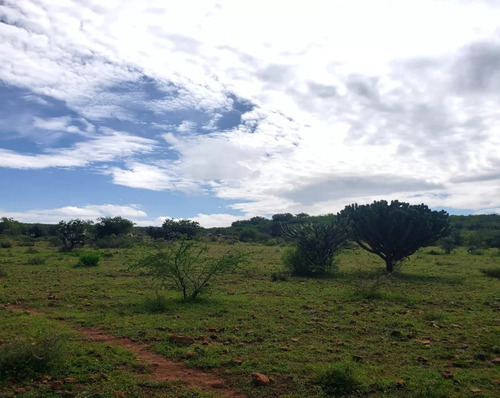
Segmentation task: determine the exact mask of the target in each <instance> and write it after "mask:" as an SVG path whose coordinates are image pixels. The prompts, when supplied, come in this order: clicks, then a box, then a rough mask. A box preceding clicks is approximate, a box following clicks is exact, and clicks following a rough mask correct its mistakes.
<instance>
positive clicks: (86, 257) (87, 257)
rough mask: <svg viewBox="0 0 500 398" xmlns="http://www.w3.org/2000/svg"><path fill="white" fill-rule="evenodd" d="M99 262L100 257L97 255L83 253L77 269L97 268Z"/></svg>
mask: <svg viewBox="0 0 500 398" xmlns="http://www.w3.org/2000/svg"><path fill="white" fill-rule="evenodd" d="M100 261H101V255H100V254H99V253H95V252H92V253H83V254H80V257H79V261H78V264H77V265H76V266H77V267H97V266H98V265H99V262H100Z"/></svg>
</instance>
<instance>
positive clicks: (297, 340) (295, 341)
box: [290, 338, 299, 343]
mask: <svg viewBox="0 0 500 398" xmlns="http://www.w3.org/2000/svg"><path fill="white" fill-rule="evenodd" d="M290 341H293V342H294V343H298V342H299V339H295V338H294V339H290Z"/></svg>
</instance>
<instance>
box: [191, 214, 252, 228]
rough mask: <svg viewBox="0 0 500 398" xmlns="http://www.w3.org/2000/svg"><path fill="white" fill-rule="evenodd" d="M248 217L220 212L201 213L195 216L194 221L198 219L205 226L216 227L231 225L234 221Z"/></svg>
mask: <svg viewBox="0 0 500 398" xmlns="http://www.w3.org/2000/svg"><path fill="white" fill-rule="evenodd" d="M243 218H246V217H242V216H234V215H232V214H225V213H218V214H203V213H200V214H198V215H197V216H196V217H193V218H192V220H193V221H197V222H199V223H200V225H201V226H202V227H204V228H214V227H229V226H231V223H233V222H234V221H238V220H241V219H243Z"/></svg>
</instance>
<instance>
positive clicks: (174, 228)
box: [162, 218, 201, 240]
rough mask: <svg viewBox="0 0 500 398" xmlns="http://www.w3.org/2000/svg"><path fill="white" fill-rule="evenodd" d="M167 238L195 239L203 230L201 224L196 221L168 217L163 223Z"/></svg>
mask: <svg viewBox="0 0 500 398" xmlns="http://www.w3.org/2000/svg"><path fill="white" fill-rule="evenodd" d="M162 228H163V231H164V233H165V239H168V240H175V239H179V238H186V239H193V238H194V237H196V236H197V235H198V234H199V233H200V232H201V226H200V224H199V223H198V222H196V221H191V220H178V221H175V220H173V219H170V218H168V219H166V220H165V221H164V222H163V225H162Z"/></svg>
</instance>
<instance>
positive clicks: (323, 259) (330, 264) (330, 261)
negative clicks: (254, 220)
mask: <svg viewBox="0 0 500 398" xmlns="http://www.w3.org/2000/svg"><path fill="white" fill-rule="evenodd" d="M283 235H284V236H286V237H288V238H292V239H293V240H294V246H293V247H292V248H290V249H288V250H286V251H285V252H284V254H283V262H284V263H285V265H286V266H287V267H288V268H289V269H290V270H291V271H292V273H293V274H294V275H300V276H314V275H322V274H325V273H326V272H328V271H331V270H332V269H333V268H334V267H335V265H336V264H335V262H334V255H335V253H336V252H337V251H339V250H340V248H341V247H342V246H343V244H344V243H345V238H346V232H345V230H344V229H343V228H342V227H340V226H338V225H337V224H335V223H330V224H319V223H317V224H300V225H296V226H290V225H286V226H284V227H283Z"/></svg>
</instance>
